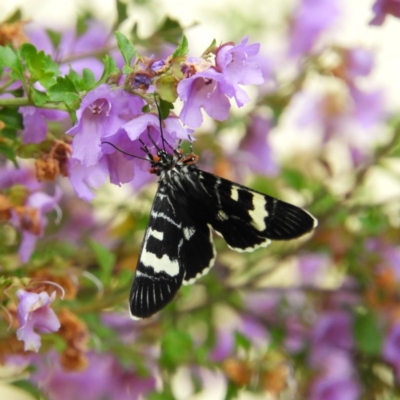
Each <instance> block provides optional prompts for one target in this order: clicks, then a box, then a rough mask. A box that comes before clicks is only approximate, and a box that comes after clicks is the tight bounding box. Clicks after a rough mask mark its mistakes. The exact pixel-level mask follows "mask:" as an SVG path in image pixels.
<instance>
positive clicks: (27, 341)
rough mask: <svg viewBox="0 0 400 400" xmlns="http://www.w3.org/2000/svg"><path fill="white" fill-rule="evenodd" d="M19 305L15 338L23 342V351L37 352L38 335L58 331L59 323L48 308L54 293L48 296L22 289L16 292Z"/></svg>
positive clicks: (39, 341)
mask: <svg viewBox="0 0 400 400" xmlns="http://www.w3.org/2000/svg"><path fill="white" fill-rule="evenodd" d="M17 297H18V299H19V304H18V308H17V315H18V321H19V325H20V327H19V329H18V330H17V338H18V340H21V341H23V342H24V350H25V351H28V350H31V351H35V352H38V351H39V348H40V345H41V340H40V336H39V335H38V333H36V331H37V332H39V333H51V332H57V331H58V330H59V329H60V322H59V320H58V318H57V316H56V314H55V313H54V311H53V310H52V309H51V308H50V304H51V303H52V302H53V301H54V299H55V292H53V293H52V294H51V296H49V295H48V294H47V292H41V293H39V294H38V293H31V292H27V291H26V290H24V289H19V290H18V291H17Z"/></svg>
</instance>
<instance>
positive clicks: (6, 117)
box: [0, 107, 23, 136]
mask: <svg viewBox="0 0 400 400" xmlns="http://www.w3.org/2000/svg"><path fill="white" fill-rule="evenodd" d="M0 121H3V122H4V124H5V126H6V128H10V129H13V130H17V129H22V128H23V125H22V115H21V114H20V113H19V112H18V109H16V108H14V107H3V108H0ZM4 129H5V128H3V130H1V131H0V135H1V136H4V135H3V133H4Z"/></svg>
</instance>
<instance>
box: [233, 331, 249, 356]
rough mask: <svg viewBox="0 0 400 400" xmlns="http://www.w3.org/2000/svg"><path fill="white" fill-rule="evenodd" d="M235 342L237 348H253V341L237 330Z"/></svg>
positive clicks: (247, 349)
mask: <svg viewBox="0 0 400 400" xmlns="http://www.w3.org/2000/svg"><path fill="white" fill-rule="evenodd" d="M235 344H236V348H237V349H240V348H242V349H244V350H246V351H249V350H250V349H251V342H250V340H249V339H247V337H246V336H244V335H242V334H241V333H240V332H235Z"/></svg>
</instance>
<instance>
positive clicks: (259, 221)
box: [186, 166, 317, 251]
mask: <svg viewBox="0 0 400 400" xmlns="http://www.w3.org/2000/svg"><path fill="white" fill-rule="evenodd" d="M186 175H187V176H188V180H190V181H191V185H190V186H192V188H195V187H197V190H192V192H191V193H192V194H193V198H192V201H193V203H194V204H193V205H192V207H193V208H194V209H201V210H202V213H203V217H204V219H205V220H206V221H207V223H209V224H210V225H211V226H212V227H213V228H214V230H215V231H216V232H217V233H219V234H220V235H221V236H222V237H223V238H224V239H225V241H226V243H227V244H228V246H229V247H230V248H232V249H233V250H236V251H252V250H254V249H256V248H258V247H265V246H267V245H268V244H269V243H270V241H271V240H289V239H294V238H298V237H300V236H302V235H304V234H306V233H308V232H310V231H312V230H313V229H314V228H315V227H316V226H317V220H316V219H315V218H314V217H313V216H312V215H310V214H309V213H308V212H307V211H305V210H303V209H302V208H300V207H296V206H294V205H292V204H289V203H286V202H284V201H281V200H278V199H276V198H274V197H271V196H268V195H265V194H263V193H260V192H257V191H255V190H252V189H250V188H248V187H246V186H243V185H239V184H237V183H234V182H231V181H229V180H227V179H223V178H220V177H218V176H215V175H213V174H210V173H208V172H205V171H201V170H198V169H197V168H195V167H194V166H192V173H191V175H188V174H186ZM194 176H196V178H197V179H196V181H197V184H196V185H195V184H194V182H195V179H194ZM188 186H189V184H188ZM196 192H197V193H196Z"/></svg>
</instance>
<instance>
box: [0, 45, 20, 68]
mask: <svg viewBox="0 0 400 400" xmlns="http://www.w3.org/2000/svg"><path fill="white" fill-rule="evenodd" d="M16 64H17V55H16V54H15V52H14V50H13V49H11V47H8V46H7V47H4V46H0V67H2V68H4V67H8V68H10V69H13V68H14V67H15V65H16Z"/></svg>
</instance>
